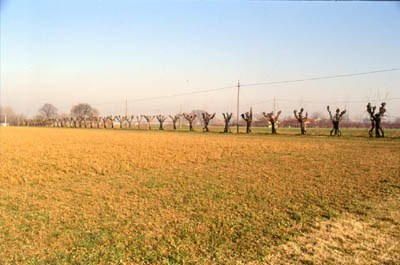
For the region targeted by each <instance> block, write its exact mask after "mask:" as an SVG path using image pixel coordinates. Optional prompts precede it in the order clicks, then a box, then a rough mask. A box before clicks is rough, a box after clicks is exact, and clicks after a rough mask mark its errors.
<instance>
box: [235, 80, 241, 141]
mask: <svg viewBox="0 0 400 265" xmlns="http://www.w3.org/2000/svg"><path fill="white" fill-rule="evenodd" d="M239 93H240V81H239V80H238V85H237V102H236V132H237V133H239Z"/></svg>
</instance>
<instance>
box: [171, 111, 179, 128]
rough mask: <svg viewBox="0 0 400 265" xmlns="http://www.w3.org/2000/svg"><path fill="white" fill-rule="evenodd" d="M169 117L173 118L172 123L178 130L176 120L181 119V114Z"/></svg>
mask: <svg viewBox="0 0 400 265" xmlns="http://www.w3.org/2000/svg"><path fill="white" fill-rule="evenodd" d="M169 117H170V118H171V120H172V125H173V126H174V130H176V122H177V121H178V120H179V119H180V116H179V114H176V115H175V116H171V115H169Z"/></svg>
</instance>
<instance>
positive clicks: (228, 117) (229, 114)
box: [222, 112, 233, 133]
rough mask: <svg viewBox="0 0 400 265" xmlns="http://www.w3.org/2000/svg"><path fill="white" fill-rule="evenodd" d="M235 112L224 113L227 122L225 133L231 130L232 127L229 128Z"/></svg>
mask: <svg viewBox="0 0 400 265" xmlns="http://www.w3.org/2000/svg"><path fill="white" fill-rule="evenodd" d="M232 115H233V113H232V112H231V113H228V112H227V113H222V116H224V122H225V127H224V133H228V132H231V129H230V128H229V122H230V121H231V119H232Z"/></svg>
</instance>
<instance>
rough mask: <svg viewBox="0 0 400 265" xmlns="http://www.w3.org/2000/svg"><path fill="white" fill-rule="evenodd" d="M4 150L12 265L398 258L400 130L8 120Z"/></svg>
mask: <svg viewBox="0 0 400 265" xmlns="http://www.w3.org/2000/svg"><path fill="white" fill-rule="evenodd" d="M0 147H1V149H0V159H1V163H0V261H1V264H246V263H253V264H287V263H294V264H337V263H344V264H346V263H347V264H357V263H358V264H363V263H364V264H373V263H376V264H382V263H386V264H396V263H398V262H399V253H400V249H399V245H398V244H396V242H398V241H399V240H398V239H399V223H398V221H397V220H398V218H395V217H396V216H398V214H399V207H398V206H399V197H398V196H397V195H398V193H399V191H400V142H399V141H398V140H396V139H379V140H376V139H367V138H361V137H354V138H351V137H348V138H341V139H340V138H336V137H332V138H330V137H307V136H306V137H296V136H282V135H278V136H276V137H266V136H265V135H251V136H246V135H222V134H214V133H211V134H200V133H192V134H189V133H171V132H155V131H153V132H143V131H125V130H89V129H88V130H84V129H81V130H77V129H59V128H1V129H0ZM396 194H397V195H396ZM388 202H389V203H388ZM393 205H394V206H393ZM327 227H328V228H327ZM365 231H366V232H365ZM368 233H369V234H368ZM378 236H380V237H379V238H380V241H379V240H374V238H377V237H378ZM374 244H375V245H374Z"/></svg>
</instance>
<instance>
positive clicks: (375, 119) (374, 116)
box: [367, 102, 386, 137]
mask: <svg viewBox="0 0 400 265" xmlns="http://www.w3.org/2000/svg"><path fill="white" fill-rule="evenodd" d="M385 106H386V103H385V102H382V103H381V106H380V107H379V111H378V112H377V113H375V110H376V106H372V105H371V103H368V105H367V112H368V113H369V115H370V120H371V129H370V130H369V136H370V137H372V132H373V131H374V129H375V137H385V133H384V131H383V129H382V125H381V122H382V117H383V116H384V115H385V112H386V108H385Z"/></svg>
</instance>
